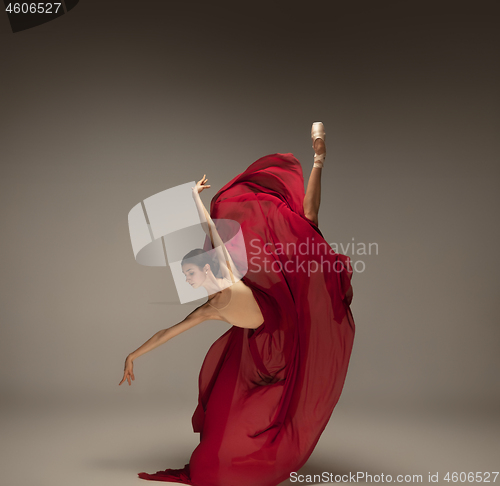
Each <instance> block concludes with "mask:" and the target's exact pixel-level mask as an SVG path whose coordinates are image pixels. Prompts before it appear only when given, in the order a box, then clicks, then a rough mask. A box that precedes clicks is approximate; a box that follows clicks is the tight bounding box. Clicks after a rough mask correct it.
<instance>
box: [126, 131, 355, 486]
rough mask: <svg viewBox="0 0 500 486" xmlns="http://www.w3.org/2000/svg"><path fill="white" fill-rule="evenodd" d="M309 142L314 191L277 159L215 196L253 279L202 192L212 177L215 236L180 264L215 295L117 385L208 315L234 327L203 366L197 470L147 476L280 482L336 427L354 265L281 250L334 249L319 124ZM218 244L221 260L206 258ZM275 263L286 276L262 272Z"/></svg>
mask: <svg viewBox="0 0 500 486" xmlns="http://www.w3.org/2000/svg"><path fill="white" fill-rule="evenodd" d="M311 138H312V142H313V148H314V150H315V156H314V165H313V168H312V170H311V175H310V177H309V182H308V186H307V191H306V193H305V194H304V185H303V177H302V169H301V166H300V163H299V162H298V161H297V159H295V157H293V155H292V154H273V155H269V156H265V157H262V158H261V159H259V160H257V161H256V162H254V163H253V164H251V165H250V166H249V167H248V168H247V170H246V171H244V172H243V173H242V174H239V175H238V176H236V177H235V178H234V179H233V180H232V181H230V182H229V183H228V184H226V185H225V186H224V187H223V188H222V189H221V190H220V191H219V192H218V193H217V194H216V195H215V196H214V198H213V199H212V203H211V208H210V209H211V214H212V216H213V217H214V218H227V219H232V220H236V221H238V222H239V223H240V225H241V229H242V232H243V235H244V238H245V246H246V248H248V249H250V248H251V249H252V250H253V251H252V252H250V253H251V254H252V255H253V256H252V258H250V266H249V271H248V272H247V273H246V274H245V275H242V274H241V273H240V272H239V271H238V266H237V265H235V263H234V262H233V260H232V258H231V255H230V253H229V251H227V248H226V247H225V245H224V243H223V239H222V237H221V236H220V235H219V233H218V231H217V228H216V226H215V224H214V222H213V220H212V217H211V216H210V214H209V213H208V211H207V210H206V208H205V207H204V205H203V202H202V201H201V198H200V196H199V194H200V193H201V192H202V191H203V190H205V189H208V188H210V185H208V184H207V182H208V179H207V178H206V174H204V176H203V178H202V179H200V181H198V182H197V184H196V186H195V187H193V198H194V200H195V203H196V207H197V209H198V213H199V216H200V221H201V223H202V227H203V229H204V231H205V233H206V234H207V237H209V239H208V240H207V243H206V245H205V248H203V249H201V248H200V249H195V250H192V251H191V252H189V253H188V254H186V255H185V256H184V258H183V260H182V263H181V266H182V271H183V273H184V275H185V276H186V282H187V283H188V284H189V285H191V286H192V287H194V288H198V287H200V286H203V287H204V288H205V289H206V291H207V294H208V300H207V302H205V303H204V304H203V305H201V306H199V307H198V308H196V309H195V310H194V311H193V312H191V313H190V314H189V315H188V316H187V317H186V318H185V319H184V320H183V321H181V322H180V323H178V324H176V325H174V326H172V327H170V328H168V329H163V330H161V331H159V332H158V333H156V334H155V335H154V336H152V337H151V338H150V339H149V340H148V341H146V342H145V343H144V344H143V345H142V346H140V347H139V348H138V349H136V350H135V351H134V352H132V353H131V354H130V355H129V356H128V357H127V359H126V361H125V369H124V375H123V379H122V380H121V382H120V383H119V384H120V385H121V384H122V383H124V382H125V381H128V384H129V385H131V381H133V380H135V376H134V372H133V362H134V360H135V359H137V358H138V357H139V356H141V355H143V354H144V353H147V352H149V351H151V350H152V349H155V348H156V347H158V346H160V345H162V344H164V343H166V342H168V341H170V340H171V339H172V338H174V337H175V336H177V335H178V334H180V333H182V332H184V331H186V330H188V329H190V328H192V327H195V326H196V325H198V324H200V323H202V322H204V321H206V320H221V321H225V322H228V323H229V324H231V325H232V327H231V328H230V329H229V330H228V331H227V332H226V333H224V334H223V335H222V336H221V337H220V338H219V339H217V340H216V341H215V342H214V343H213V345H212V346H211V348H210V349H209V351H208V353H207V356H206V357H205V360H204V362H203V365H202V368H201V371H200V379H199V400H198V406H197V408H196V410H195V412H194V414H193V419H192V422H193V430H194V431H195V432H199V433H200V444H199V445H198V446H197V448H196V449H195V450H194V452H193V454H192V455H191V458H190V460H189V463H188V464H186V465H185V466H184V468H183V469H166V470H164V471H157V472H156V473H155V474H148V473H140V474H139V477H140V478H142V479H148V480H158V481H171V482H178V483H183V484H192V485H197V486H233V485H238V486H253V485H259V486H275V485H277V484H279V483H280V482H281V481H283V480H285V479H287V478H288V477H289V475H290V473H291V472H293V471H298V469H300V467H302V466H303V465H304V464H305V462H306V461H307V459H308V457H309V456H310V454H311V453H312V451H313V449H314V447H315V445H316V443H317V441H318V440H319V437H320V435H321V433H322V432H323V430H324V428H325V427H326V424H327V422H328V420H329V418H330V416H331V413H332V411H333V408H334V406H335V405H336V403H337V401H338V399H339V397H340V394H341V391H342V388H343V385H344V381H345V377H346V374H347V368H348V363H349V359H350V354H351V349H352V343H353V338H354V332H355V326H354V320H353V318H352V313H351V311H350V307H349V306H350V303H351V300H352V286H351V283H350V281H351V277H352V269H351V266H350V260H349V257H347V256H345V255H341V254H338V253H335V252H334V251H333V250H332V249H331V248H330V247H329V246H328V248H326V245H327V244H326V245H324V247H323V250H322V251H316V252H314V254H313V255H311V254H309V253H307V254H301V253H299V254H297V253H296V252H295V251H294V250H293V249H292V250H291V251H287V252H281V253H279V252H273V251H272V248H276V243H279V242H284V241H287V242H294V243H300V242H302V243H304V242H306V239H307V241H308V242H309V239H312V240H314V239H315V238H317V240H319V241H320V242H323V243H326V242H325V240H324V238H323V235H322V233H321V231H320V230H319V227H318V212H319V206H320V199H321V172H322V168H323V162H324V159H325V155H326V145H325V132H324V127H323V124H322V123H321V122H316V123H314V124H313V126H312V130H311ZM221 196H224V197H221ZM212 248H213V249H215V255H216V256H215V258H212V257H209V256H208V253H207V251H209V250H210V249H212ZM270 249H271V251H270ZM211 253H213V252H211ZM268 261H271V262H272V263H278V264H279V265H278V269H277V270H271V271H263V270H262V268H263V264H264V262H268ZM290 262H292V263H294V262H295V263H297V264H298V267H299V269H300V268H305V266H307V267H308V271H307V275H305V274H304V272H301V271H300V270H299V271H294V270H291V269H290V267H287V264H288V263H290ZM312 263H314V264H315V265H314V270H313V271H311V267H312V265H311V264H312ZM325 263H327V264H328V265H327V267H328V268H327V270H326V271H324V264H325ZM306 264H307V265H306ZM339 264H340V265H339ZM280 265H281V267H280ZM271 267H273V265H272V266H271ZM218 275H220V277H218Z"/></svg>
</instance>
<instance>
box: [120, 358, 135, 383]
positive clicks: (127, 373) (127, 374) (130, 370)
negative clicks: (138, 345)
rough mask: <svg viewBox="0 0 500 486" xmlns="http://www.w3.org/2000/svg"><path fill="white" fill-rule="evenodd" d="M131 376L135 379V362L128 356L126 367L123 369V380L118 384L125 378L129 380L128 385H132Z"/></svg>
mask: <svg viewBox="0 0 500 486" xmlns="http://www.w3.org/2000/svg"><path fill="white" fill-rule="evenodd" d="M130 378H132V380H135V376H134V362H133V361H132V360H131V359H130V356H127V359H126V360H125V369H124V371H123V380H122V381H120V383H118V386H120V385H121V384H122V383H123V382H124V381H125V380H128V385H129V386H130V385H131V384H132V383H131V381H130Z"/></svg>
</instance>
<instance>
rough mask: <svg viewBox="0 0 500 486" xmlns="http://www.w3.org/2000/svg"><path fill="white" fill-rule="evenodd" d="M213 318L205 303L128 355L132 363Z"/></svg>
mask: <svg viewBox="0 0 500 486" xmlns="http://www.w3.org/2000/svg"><path fill="white" fill-rule="evenodd" d="M213 318H214V316H212V315H211V313H210V310H209V309H207V307H206V303H205V304H203V305H201V306H200V307H197V308H196V309H195V310H194V311H193V312H191V314H189V315H188V316H187V317H186V318H185V319H184V320H182V321H181V322H179V323H178V324H175V325H174V326H172V327H169V328H168V329H162V330H161V331H158V332H157V333H156V334H155V335H154V336H152V337H151V338H149V339H148V340H147V341H146V342H145V343H144V344H143V345H142V346H140V347H139V348H137V349H136V350H135V351H133V352H132V353H130V354H129V357H130V359H131V360H132V361H134V360H135V359H136V358H138V357H139V356H142V355H143V354H145V353H148V352H149V351H151V350H153V349H155V348H157V347H158V346H160V345H162V344H164V343H166V342H167V341H170V339H172V338H173V337H175V336H178V335H179V334H180V333H182V332H184V331H187V330H188V329H191V328H192V327H194V326H196V325H198V324H201V323H202V322H204V321H206V320H208V319H213Z"/></svg>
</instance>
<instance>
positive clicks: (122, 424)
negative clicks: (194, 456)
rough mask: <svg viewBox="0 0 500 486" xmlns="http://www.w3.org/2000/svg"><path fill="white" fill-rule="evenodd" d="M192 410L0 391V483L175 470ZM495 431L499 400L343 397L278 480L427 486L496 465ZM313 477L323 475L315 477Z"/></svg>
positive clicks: (190, 444) (141, 401)
mask: <svg viewBox="0 0 500 486" xmlns="http://www.w3.org/2000/svg"><path fill="white" fill-rule="evenodd" d="M120 391H121V390H120ZM192 408H193V407H192V406H191V407H188V406H187V405H186V404H185V403H180V402H179V401H176V399H175V398H169V397H168V396H166V395H155V396H151V395H145V394H132V393H128V394H125V393H121V394H120V393H109V394H103V395H96V396H93V397H90V396H88V395H87V396H85V397H77V396H59V395H57V394H53V395H47V396H40V395H37V396H33V397H30V396H23V397H21V396H15V395H13V394H9V395H4V397H3V398H2V404H1V430H2V434H1V461H2V483H3V484H8V485H9V486H28V485H33V486H63V485H64V486H67V485H71V486H89V485H92V486H128V485H139V484H147V483H146V482H145V481H144V480H141V479H139V478H138V477H137V473H139V472H142V471H145V472H149V473H152V472H155V471H157V470H161V469H166V468H169V467H170V468H180V467H183V465H184V464H185V463H187V462H188V461H189V457H190V454H191V452H192V450H193V449H194V448H195V447H196V445H197V442H198V434H194V433H193V432H192V429H191V414H192V411H193V410H192ZM432 408H433V409H432ZM499 437H500V419H499V416H498V412H497V411H496V409H495V407H489V408H488V407H487V406H482V407H474V406H472V405H471V406H469V407H465V406H462V407H461V408H460V407H456V406H455V407H448V406H446V404H445V403H443V404H441V405H437V404H434V407H429V406H427V407H425V406H423V405H422V404H420V405H418V406H417V405H414V406H413V407H412V406H411V404H407V405H405V406H401V404H400V405H398V406H393V407H389V406H387V403H386V404H381V403H379V404H378V405H374V404H373V403H372V404H371V406H370V407H368V406H367V404H366V403H365V405H362V404H356V405H353V403H352V399H351V398H350V397H349V398H348V399H346V400H343V399H342V398H341V401H340V402H339V404H338V405H337V407H336V409H335V411H334V413H333V415H332V418H331V420H330V422H329V424H328V426H327V428H326V429H325V431H324V433H323V435H322V437H321V439H320V441H319V443H318V445H317V447H316V449H315V451H314V453H313V454H312V456H311V457H310V459H309V461H308V462H307V463H306V465H305V466H304V467H303V468H302V469H301V470H300V471H298V474H302V475H304V477H303V478H300V479H302V481H299V480H298V479H297V480H296V481H295V482H294V481H293V480H292V479H289V480H287V481H285V482H283V483H281V485H280V486H284V485H291V484H308V485H312V484H329V483H327V482H325V481H324V480H323V478H324V477H325V474H324V473H327V474H333V476H334V477H335V475H347V476H349V475H350V477H351V478H352V477H353V475H354V476H356V478H357V481H356V482H357V483H359V484H371V483H373V482H377V479H378V482H387V479H385V480H384V481H382V480H381V476H380V475H381V474H384V477H385V476H387V475H391V476H392V481H393V482H398V479H397V477H398V475H403V476H407V475H410V476H413V475H422V479H421V480H420V481H419V480H418V478H416V477H415V478H413V477H412V478H410V477H407V480H406V481H405V480H404V479H403V480H402V481H401V482H412V483H414V482H421V483H422V484H430V482H429V479H428V476H429V473H431V474H433V475H435V474H436V473H438V482H437V483H434V484H450V483H452V482H453V481H452V480H451V481H446V479H445V475H446V473H447V472H450V474H451V473H453V472H456V473H460V472H466V473H469V472H473V473H477V472H480V473H482V474H483V478H485V476H484V473H485V472H486V471H495V470H496V471H498V470H499V469H500V464H499V460H498V457H499V454H498V453H499V450H500V447H499V445H500V439H499ZM361 473H364V474H371V475H372V477H373V479H372V481H371V482H370V481H367V480H364V479H363V478H362V477H361V476H358V474H361ZM307 475H311V477H307ZM314 475H322V476H321V478H322V479H320V480H319V481H312V482H311V481H310V480H311V479H313V476H314ZM377 475H378V476H377ZM317 478H318V477H317ZM462 479H463V475H462ZM493 480H494V476H491V477H490V482H493ZM351 482H353V481H352V479H351ZM456 482H463V481H460V479H458V481H456ZM496 482H499V483H500V477H499V478H497V481H496ZM150 484H159V483H150ZM163 484H170V483H163ZM172 484H173V483H172Z"/></svg>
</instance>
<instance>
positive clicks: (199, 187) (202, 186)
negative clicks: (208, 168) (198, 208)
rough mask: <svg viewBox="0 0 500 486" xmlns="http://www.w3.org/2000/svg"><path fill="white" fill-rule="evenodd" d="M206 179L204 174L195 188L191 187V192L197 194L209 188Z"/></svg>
mask: <svg viewBox="0 0 500 486" xmlns="http://www.w3.org/2000/svg"><path fill="white" fill-rule="evenodd" d="M207 181H208V179H207V178H206V177H205V174H203V177H202V178H201V179H200V180H199V181H198V182H197V183H196V186H195V187H193V188H192V189H193V192H194V191H196V192H197V193H198V194H199V193H200V192H201V191H203V189H207V188H209V187H210V184H209V185H208V186H207V185H206V182H207Z"/></svg>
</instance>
